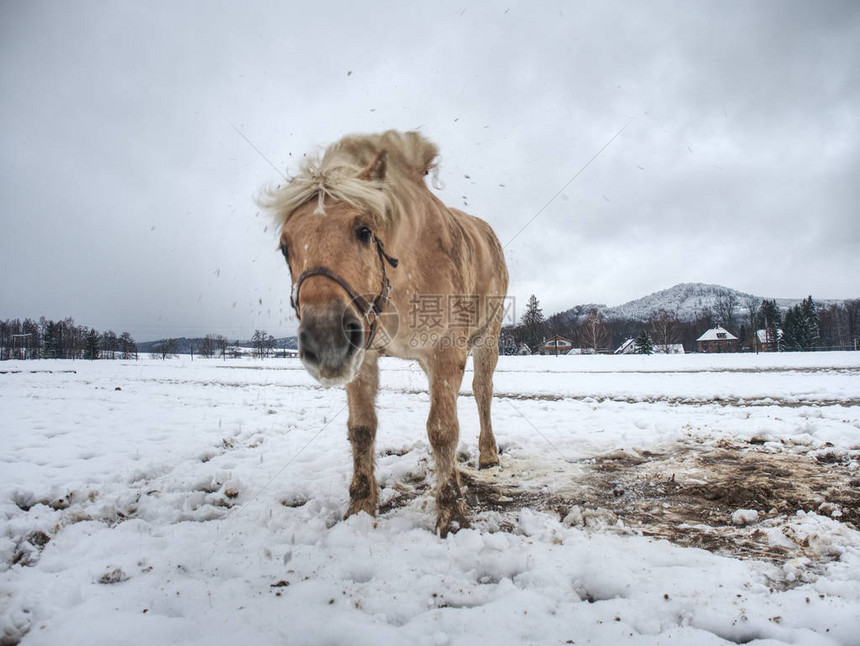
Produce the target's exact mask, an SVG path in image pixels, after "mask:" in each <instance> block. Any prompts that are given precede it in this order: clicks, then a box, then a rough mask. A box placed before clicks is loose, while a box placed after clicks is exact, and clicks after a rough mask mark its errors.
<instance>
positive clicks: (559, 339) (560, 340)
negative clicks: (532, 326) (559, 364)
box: [544, 335, 573, 348]
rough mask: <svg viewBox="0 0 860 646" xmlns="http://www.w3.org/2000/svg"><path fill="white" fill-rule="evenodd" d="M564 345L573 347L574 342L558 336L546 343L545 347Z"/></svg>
mask: <svg viewBox="0 0 860 646" xmlns="http://www.w3.org/2000/svg"><path fill="white" fill-rule="evenodd" d="M562 345H573V342H572V341H570V340H568V339H565V338H564V337H563V336H558V335H556V336H554V337H552V338H551V339H547V340H546V341H544V346H545V347H548V348H555V347H560V346H562Z"/></svg>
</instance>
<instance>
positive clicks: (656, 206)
mask: <svg viewBox="0 0 860 646" xmlns="http://www.w3.org/2000/svg"><path fill="white" fill-rule="evenodd" d="M0 85H2V93H3V98H2V101H0V219H1V220H0V263H2V272H0V318H10V317H22V318H23V317H26V316H30V317H38V316H40V315H44V316H47V317H49V318H60V317H65V316H73V317H74V318H75V320H76V321H77V322H78V323H81V324H85V325H90V326H95V327H97V328H99V329H101V330H106V329H113V330H115V331H116V332H117V333H119V332H121V331H129V332H131V333H132V335H133V336H134V337H135V338H136V339H137V340H138V341H144V340H149V339H154V338H160V337H163V336H168V335H172V336H202V335H204V334H206V333H209V332H212V333H221V334H224V335H226V336H228V337H231V338H235V337H242V338H247V337H249V336H250V335H251V333H252V332H253V331H254V329H256V328H262V329H265V330H267V331H269V332H270V333H272V334H275V335H276V336H280V335H283V334H290V333H292V332H293V331H294V330H295V326H296V321H295V319H294V318H293V315H292V311H291V310H290V307H289V275H288V273H287V271H286V269H285V267H284V263H283V259H282V258H281V257H280V255H279V254H277V253H276V251H275V247H276V244H277V235H276V232H275V230H274V228H273V227H272V226H271V225H270V223H269V221H268V219H267V218H266V216H265V215H262V214H259V213H258V209H257V208H256V206H255V205H254V203H253V196H254V195H255V193H256V192H257V190H258V189H259V187H260V186H261V185H264V184H266V183H270V182H276V181H277V180H279V176H278V172H276V170H275V169H274V168H273V167H272V166H271V165H270V164H269V161H270V162H271V163H272V164H274V166H275V167H276V168H277V169H278V170H279V171H281V172H287V171H289V170H294V169H295V168H296V165H297V159H299V158H300V157H301V155H302V154H304V153H306V152H309V151H313V150H315V149H316V148H317V147H319V146H323V145H325V144H328V143H331V142H332V141H335V140H337V139H338V138H340V137H341V136H342V135H344V134H346V133H352V132H372V131H379V130H384V129H388V128H399V129H414V128H420V130H421V131H422V132H423V133H424V134H425V135H426V136H428V137H429V138H430V139H432V140H433V141H435V142H436V143H437V144H438V145H439V147H440V149H441V152H442V163H441V172H440V180H441V183H442V185H443V187H442V188H441V189H440V190H438V191H437V192H438V193H439V194H440V195H441V196H442V198H443V199H444V200H445V201H446V202H447V203H448V204H450V205H452V206H457V207H460V208H464V209H465V210H468V211H470V212H471V213H474V214H476V215H478V216H480V217H482V218H484V219H486V220H488V221H489V222H490V223H491V224H492V225H493V227H494V228H495V229H496V231H497V233H498V235H499V238H500V239H501V240H502V243H503V244H504V245H506V246H505V253H506V256H507V260H508V265H509V268H510V271H511V288H510V294H511V295H513V296H514V297H515V298H516V299H517V301H518V303H521V304H522V303H524V302H525V300H526V299H527V298H528V296H529V295H530V294H532V293H534V294H536V295H537V296H538V298H539V299H540V301H541V305H542V306H543V310H544V313H545V314H547V315H548V314H551V313H554V312H556V311H559V310H562V309H566V308H568V307H571V306H573V305H576V304H581V303H589V302H599V303H605V304H608V305H618V304H620V303H623V302H626V301H628V300H632V299H634V298H638V297H640V296H643V295H645V294H648V293H650V292H653V291H657V290H660V289H665V288H667V287H670V286H672V285H674V284H676V283H679V282H707V283H718V284H722V285H726V286H729V287H733V288H736V289H740V290H742V291H745V292H750V293H754V294H757V295H760V296H766V297H802V296H805V295H807V294H812V295H813V296H814V297H818V298H853V297H858V296H860V286H858V276H860V208H858V205H860V5H858V3H857V2H855V1H848V2H844V3H839V2H830V1H828V2H786V1H783V0H780V1H774V2H764V1H758V2H708V3H705V2H674V3H669V2H665V3H664V2H660V3H652V2H639V1H635V2H633V1H631V2H619V3H616V2H603V1H601V2H588V3H582V2H576V3H574V2H558V3H553V2H538V3H535V2H520V3H518V2H509V3H503V4H499V3H493V4H491V3H480V4H478V3H472V2H461V3H448V2H443V3H437V2H421V3H406V2H391V3H380V2H371V3H356V2H343V3H325V2H301V3H290V2H279V1H273V2H268V3H266V2H229V3H228V2H224V3H219V2H122V3H120V2H92V3H87V2H78V1H74V0H72V1H70V2H57V1H54V0H52V1H50V2H33V1H28V2H17V1H12V0H0ZM625 125H626V126H627V127H626V129H625V130H624V131H623V132H622V133H621V134H620V135H619V136H618V137H617V138H616V139H615V140H614V141H613V142H612V143H611V145H610V146H609V147H608V148H606V150H605V151H604V152H603V153H602V154H601V155H600V156H598V157H597V158H596V159H595V160H594V161H593V162H592V163H591V165H590V166H588V168H586V169H585V170H584V171H583V172H582V173H581V174H580V175H579V176H578V177H577V178H576V179H575V180H574V181H573V182H572V183H570V185H569V186H567V188H566V189H565V190H564V191H563V192H562V194H560V195H559V196H558V197H557V198H556V199H555V200H554V201H553V202H552V203H551V204H550V205H549V206H548V207H547V208H546V209H545V210H544V211H543V212H541V213H540V215H539V216H538V217H537V218H536V219H534V221H533V222H531V224H529V225H528V226H527V227H526V228H525V229H523V227H524V226H525V225H526V223H528V222H529V220H530V219H531V218H533V217H534V216H535V214H536V213H538V211H540V209H541V208H542V207H543V206H544V205H546V204H547V202H549V201H550V199H551V198H552V197H553V196H554V195H556V194H557V193H558V191H559V190H560V189H561V188H562V187H564V186H565V184H567V182H569V181H570V180H571V178H573V177H574V175H575V174H576V173H577V172H578V171H579V170H580V169H581V168H582V167H583V166H584V165H585V164H586V163H587V162H588V161H589V160H590V159H591V158H592V157H593V156H594V155H595V153H597V151H599V150H600V149H601V147H603V146H604V144H606V143H607V141H609V140H610V139H611V138H612V137H613V136H614V135H615V134H616V133H618V131H619V130H620V129H622V128H623V127H624V126H625ZM234 126H235V128H237V129H239V130H240V131H241V132H242V133H243V134H244V135H245V136H246V137H247V138H248V140H250V141H251V142H253V145H254V146H256V147H257V148H258V149H259V150H260V151H261V153H262V156H261V154H259V153H258V152H257V151H256V150H255V149H254V148H253V147H252V146H251V145H249V143H248V142H246V141H245V139H244V138H243V137H241V136H240V135H239V134H238V133H237V130H236V129H234ZM264 157H265V159H264ZM267 160H268V161H267ZM467 175H468V178H467V177H466V176H467Z"/></svg>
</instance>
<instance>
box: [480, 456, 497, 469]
mask: <svg viewBox="0 0 860 646" xmlns="http://www.w3.org/2000/svg"><path fill="white" fill-rule="evenodd" d="M497 466H499V458H496V459H495V460H487V461H486V462H485V461H484V460H479V461H478V468H479V469H492V468H493V467H497Z"/></svg>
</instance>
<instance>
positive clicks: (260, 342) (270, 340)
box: [251, 330, 275, 359]
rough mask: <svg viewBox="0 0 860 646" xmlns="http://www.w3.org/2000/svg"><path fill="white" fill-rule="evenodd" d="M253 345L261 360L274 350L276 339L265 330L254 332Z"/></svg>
mask: <svg viewBox="0 0 860 646" xmlns="http://www.w3.org/2000/svg"><path fill="white" fill-rule="evenodd" d="M251 344H252V345H253V347H254V350H255V351H256V353H257V354H258V355H259V356H260V358H261V359H262V358H264V357H266V356H268V354H269V352H270V351H271V350H272V348H274V347H275V337H273V336H272V335H271V334H269V333H268V332H266V331H265V330H254V336H252V337H251Z"/></svg>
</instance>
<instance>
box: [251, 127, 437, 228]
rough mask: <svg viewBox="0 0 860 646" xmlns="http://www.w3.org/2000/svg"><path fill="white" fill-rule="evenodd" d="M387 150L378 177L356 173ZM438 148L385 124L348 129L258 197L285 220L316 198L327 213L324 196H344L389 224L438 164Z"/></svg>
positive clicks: (281, 219)
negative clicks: (377, 129)
mask: <svg viewBox="0 0 860 646" xmlns="http://www.w3.org/2000/svg"><path fill="white" fill-rule="evenodd" d="M382 151H385V153H386V158H387V163H386V175H385V178H384V179H383V180H381V181H378V180H367V179H362V178H360V177H359V176H360V175H361V174H362V171H364V170H365V169H366V168H367V166H368V165H369V164H371V163H373V161H374V160H375V159H377V158H378V156H379V153H380V152H382ZM437 155H438V148H437V147H436V145H435V144H434V143H432V142H431V141H429V140H427V139H426V138H425V137H423V136H422V135H420V134H419V133H417V132H398V131H395V130H389V131H387V132H383V133H381V134H373V135H349V136H346V137H344V138H342V139H341V140H340V141H338V142H336V143H334V144H332V145H331V146H329V147H328V148H327V149H326V150H325V152H324V153H323V155H322V157H321V158H320V157H314V158H311V159H309V160H307V161H305V162H304V163H303V164H302V166H301V167H300V169H299V172H298V174H297V175H296V176H295V177H293V178H292V179H291V180H290V181H289V182H288V183H287V184H286V185H285V186H279V187H274V188H272V187H269V188H267V189H264V190H263V191H262V192H261V194H260V195H259V196H258V197H257V203H258V204H259V205H260V206H261V207H263V208H264V209H266V210H268V211H270V212H271V213H272V214H273V215H274V216H275V217H276V219H277V220H278V222H279V223H280V224H281V225H283V224H284V223H286V221H287V220H289V218H290V216H291V215H292V214H293V213H294V212H295V211H296V209H298V208H299V207H300V206H303V205H304V204H307V203H309V202H311V201H313V200H316V201H317V207H316V209H315V212H316V213H320V214H324V213H325V201H326V199H327V198H331V199H334V200H342V201H345V202H347V203H349V204H352V205H353V206H356V207H358V208H361V209H364V210H366V211H367V212H368V213H369V214H370V215H371V216H372V217H373V218H374V219H376V220H377V221H378V222H380V223H382V224H388V223H389V222H390V221H391V220H396V219H398V218H399V216H400V208H399V205H400V203H401V202H404V201H408V200H404V199H403V197H405V196H406V195H408V194H411V193H413V192H414V191H415V190H416V188H419V187H421V188H424V189H425V190H426V187H425V185H424V181H423V178H424V176H425V175H427V174H429V173H434V175H435V170H436V157H437Z"/></svg>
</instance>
